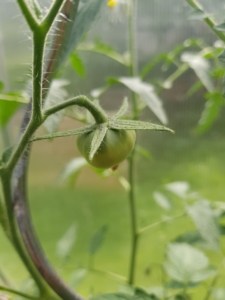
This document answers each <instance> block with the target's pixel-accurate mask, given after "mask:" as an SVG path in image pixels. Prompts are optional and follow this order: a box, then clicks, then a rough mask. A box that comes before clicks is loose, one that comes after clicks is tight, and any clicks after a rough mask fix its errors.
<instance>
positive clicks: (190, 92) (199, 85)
mask: <svg viewBox="0 0 225 300" xmlns="http://www.w3.org/2000/svg"><path fill="white" fill-rule="evenodd" d="M202 87H203V84H202V82H201V81H197V82H196V83H195V84H193V85H192V87H190V89H189V90H188V91H187V93H186V97H187V98H188V97H191V96H193V95H194V94H195V93H196V92H197V91H199V90H200V89H201V88H202Z"/></svg>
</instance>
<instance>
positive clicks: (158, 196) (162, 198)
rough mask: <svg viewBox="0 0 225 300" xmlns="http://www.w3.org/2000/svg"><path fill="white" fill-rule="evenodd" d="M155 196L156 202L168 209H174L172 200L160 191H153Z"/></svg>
mask: <svg viewBox="0 0 225 300" xmlns="http://www.w3.org/2000/svg"><path fill="white" fill-rule="evenodd" d="M153 198H154V200H155V202H156V203H157V204H158V205H159V206H160V207H162V208H164V209H166V210H171V209H172V203H171V202H170V200H169V199H168V198H167V197H166V196H165V195H163V194H162V193H160V192H154V193H153Z"/></svg>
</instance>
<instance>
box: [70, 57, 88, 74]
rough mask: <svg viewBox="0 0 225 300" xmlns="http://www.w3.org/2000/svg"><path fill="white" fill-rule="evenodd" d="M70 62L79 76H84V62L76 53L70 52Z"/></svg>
mask: <svg viewBox="0 0 225 300" xmlns="http://www.w3.org/2000/svg"><path fill="white" fill-rule="evenodd" d="M70 63H71V65H72V67H73V68H74V70H75V71H76V72H77V74H78V75H79V76H80V77H84V76H85V74H86V72H85V67H84V64H83V62H82V60H81V59H80V57H79V56H78V55H77V53H71V54H70Z"/></svg>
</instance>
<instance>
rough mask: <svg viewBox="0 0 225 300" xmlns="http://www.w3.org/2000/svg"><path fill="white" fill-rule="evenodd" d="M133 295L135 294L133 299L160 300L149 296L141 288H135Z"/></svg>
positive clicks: (152, 295) (151, 295)
mask: <svg viewBox="0 0 225 300" xmlns="http://www.w3.org/2000/svg"><path fill="white" fill-rule="evenodd" d="M134 294H135V298H136V299H140V300H160V299H159V298H158V297H156V296H155V295H154V294H149V293H148V292H147V291H145V290H143V289H141V288H135V290H134Z"/></svg>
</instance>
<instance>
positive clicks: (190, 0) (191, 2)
mask: <svg viewBox="0 0 225 300" xmlns="http://www.w3.org/2000/svg"><path fill="white" fill-rule="evenodd" d="M185 1H186V2H187V3H188V4H189V5H190V6H191V7H192V8H194V9H202V7H201V5H200V4H199V3H198V1H197V0H185ZM204 21H205V22H206V24H208V26H209V27H210V28H211V29H212V31H213V32H214V33H215V34H216V35H217V36H218V37H219V38H220V39H221V40H222V41H224V42H225V34H224V33H223V32H221V31H218V30H216V29H215V28H214V27H215V23H214V22H213V20H212V19H211V18H209V17H206V18H204Z"/></svg>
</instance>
